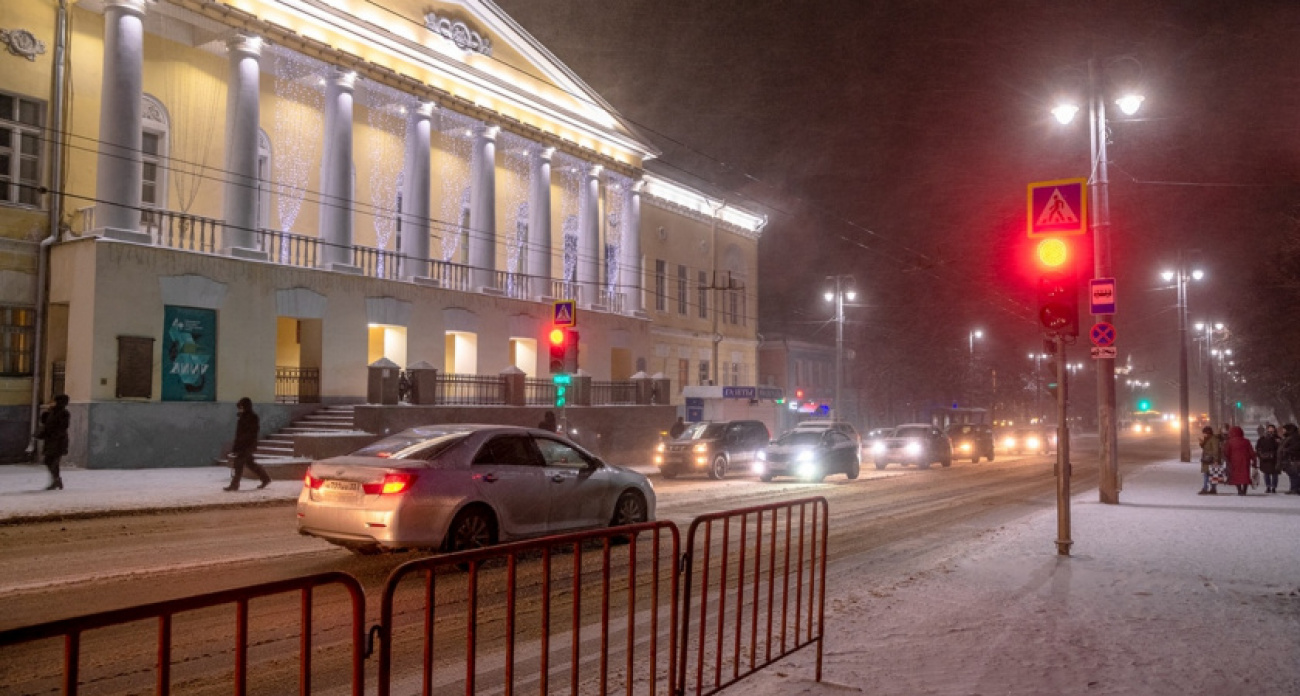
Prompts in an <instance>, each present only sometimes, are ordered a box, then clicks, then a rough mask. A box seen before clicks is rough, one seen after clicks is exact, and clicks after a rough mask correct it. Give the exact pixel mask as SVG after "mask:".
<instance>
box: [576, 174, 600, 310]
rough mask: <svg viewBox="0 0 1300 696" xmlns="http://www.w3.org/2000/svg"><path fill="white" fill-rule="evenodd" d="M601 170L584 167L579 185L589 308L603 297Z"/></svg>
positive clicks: (581, 271)
mask: <svg viewBox="0 0 1300 696" xmlns="http://www.w3.org/2000/svg"><path fill="white" fill-rule="evenodd" d="M600 170H601V166H600V165H599V164H586V165H584V166H583V168H582V179H581V183H579V184H578V284H579V285H580V286H582V293H583V295H584V296H585V297H584V300H585V301H586V302H587V303H588V304H591V303H593V302H596V301H597V300H598V298H599V296H600V258H601V256H603V254H601V252H600Z"/></svg>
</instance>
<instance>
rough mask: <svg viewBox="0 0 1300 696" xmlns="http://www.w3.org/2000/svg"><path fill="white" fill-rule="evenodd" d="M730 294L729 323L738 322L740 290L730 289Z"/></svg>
mask: <svg viewBox="0 0 1300 696" xmlns="http://www.w3.org/2000/svg"><path fill="white" fill-rule="evenodd" d="M728 294H730V295H731V323H733V324H739V323H740V291H739V290H732V291H731V292H730V293H728Z"/></svg>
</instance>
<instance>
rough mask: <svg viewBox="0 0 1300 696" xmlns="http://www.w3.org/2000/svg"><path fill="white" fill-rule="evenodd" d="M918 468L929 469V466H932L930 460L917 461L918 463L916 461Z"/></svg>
mask: <svg viewBox="0 0 1300 696" xmlns="http://www.w3.org/2000/svg"><path fill="white" fill-rule="evenodd" d="M916 468H918V469H929V468H930V462H917V463H916Z"/></svg>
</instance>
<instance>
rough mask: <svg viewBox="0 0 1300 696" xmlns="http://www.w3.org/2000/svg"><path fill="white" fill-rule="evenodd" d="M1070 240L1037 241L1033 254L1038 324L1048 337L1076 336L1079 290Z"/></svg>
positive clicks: (1054, 238) (1046, 239) (1077, 330)
mask: <svg viewBox="0 0 1300 696" xmlns="http://www.w3.org/2000/svg"><path fill="white" fill-rule="evenodd" d="M1074 251H1075V250H1074V247H1073V242H1072V240H1067V239H1063V238H1061V237H1047V238H1045V239H1041V240H1039V242H1038V244H1037V246H1036V247H1035V255H1036V256H1037V257H1038V264H1039V266H1040V268H1041V272H1040V274H1039V277H1038V322H1039V323H1040V324H1041V325H1042V327H1043V329H1044V330H1046V331H1047V332H1048V333H1049V334H1055V335H1058V336H1078V335H1079V287H1078V283H1077V282H1076V280H1075V274H1074V270H1073V267H1074V265H1075V264H1074V258H1073V256H1074Z"/></svg>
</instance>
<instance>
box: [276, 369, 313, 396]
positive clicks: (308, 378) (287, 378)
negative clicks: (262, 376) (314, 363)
mask: <svg viewBox="0 0 1300 696" xmlns="http://www.w3.org/2000/svg"><path fill="white" fill-rule="evenodd" d="M275 400H276V402H277V403H281V404H318V403H320V368H319V367H281V366H278V365H277V366H276V368H275Z"/></svg>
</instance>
